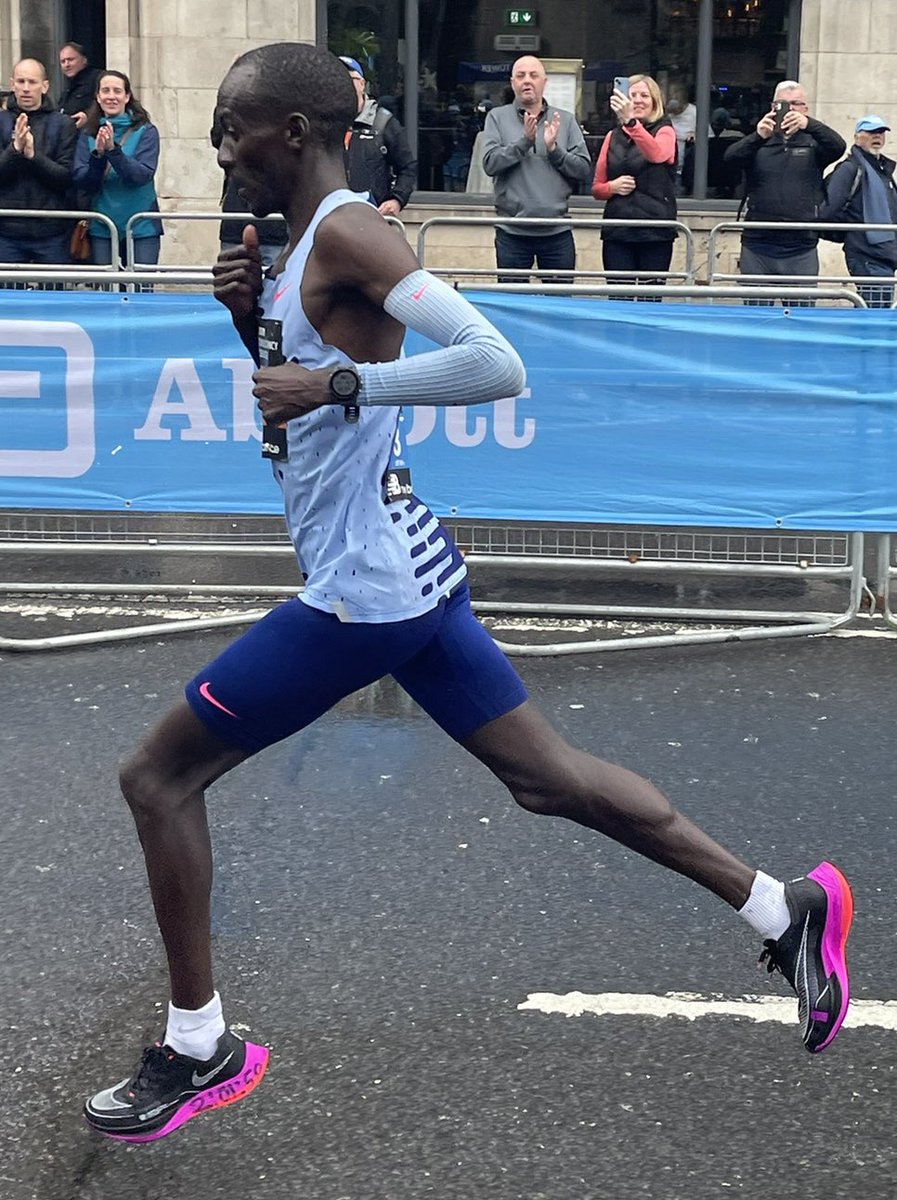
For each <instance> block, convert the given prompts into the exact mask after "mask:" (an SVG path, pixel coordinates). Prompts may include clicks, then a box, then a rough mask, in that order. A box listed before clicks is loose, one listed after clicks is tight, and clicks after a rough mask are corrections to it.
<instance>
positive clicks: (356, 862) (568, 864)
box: [0, 633, 897, 1200]
mask: <svg viewBox="0 0 897 1200" xmlns="http://www.w3.org/2000/svg"><path fill="white" fill-rule="evenodd" d="M227 638H228V635H227V634H224V633H217V634H204V635H190V636H182V637H168V638H167V639H163V640H157V641H152V642H148V643H140V642H135V643H128V644H122V645H118V646H108V647H104V648H93V649H78V650H69V651H63V652H58V653H50V654H40V655H5V656H2V657H0V706H2V713H3V721H2V728H0V747H2V768H3V769H2V776H0V800H2V825H0V828H2V848H3V855H2V862H3V870H2V872H0V913H2V930H3V955H2V967H0V1011H2V1012H3V1014H4V1017H5V1018H6V1021H7V1023H8V1024H7V1036H6V1038H5V1039H4V1044H5V1049H6V1053H7V1066H6V1068H5V1070H4V1072H3V1084H2V1091H0V1197H2V1198H3V1200H32V1198H35V1200H111V1198H113V1197H115V1198H118V1197H127V1198H128V1200H156V1198H157V1197H158V1198H162V1197H166V1198H168V1197H171V1198H180V1197H190V1200H212V1198H217V1197H235V1196H247V1197H253V1198H256V1197H259V1198H261V1200H297V1198H300V1197H301V1198H302V1200H418V1198H420V1200H425V1198H429V1197H434V1198H438V1200H481V1198H486V1197H488V1198H489V1200H635V1198H637V1197H652V1198H654V1200H719V1198H720V1197H727V1196H738V1197H741V1198H743V1200H746V1198H751V1200H760V1198H761V1197H763V1198H764V1200H765V1198H766V1197H768V1196H770V1195H775V1196H777V1197H780V1198H784V1200H792V1198H793V1200H797V1198H798V1197H800V1198H803V1197H806V1196H817V1195H819V1196H823V1195H824V1196H830V1197H856V1198H863V1200H878V1198H882V1200H885V1198H890V1197H893V1196H894V1195H895V1193H897V1150H895V1139H894V1116H895V1104H894V1100H893V1095H894V1087H895V1069H894V1063H895V1058H897V1042H895V1038H897V1034H894V1033H892V1032H888V1031H886V1030H883V1029H879V1028H866V1029H846V1030H845V1031H844V1032H843V1033H842V1035H841V1036H840V1038H839V1040H838V1042H837V1043H836V1045H835V1046H834V1047H833V1048H832V1049H831V1050H830V1051H829V1052H827V1053H825V1054H823V1055H821V1056H820V1057H818V1058H811V1057H810V1056H809V1055H807V1054H806V1053H805V1051H804V1050H803V1049H802V1047H801V1045H800V1042H799V1038H798V1035H797V1033H796V1031H795V1029H794V1028H792V1027H788V1026H783V1025H755V1024H754V1023H752V1022H750V1021H746V1020H738V1019H735V1018H732V1017H712V1018H702V1019H700V1020H697V1021H694V1022H688V1021H684V1020H681V1019H675V1018H665V1019H658V1018H651V1017H594V1016H588V1015H586V1016H582V1017H578V1018H572V1019H565V1018H564V1017H562V1016H549V1015H544V1014H541V1013H538V1012H531V1011H521V1010H519V1009H518V1005H519V1004H520V1003H522V1002H523V1001H525V1000H526V998H527V996H528V995H529V994H530V993H533V992H537V991H550V992H558V993H564V992H568V991H573V990H578V991H582V992H587V993H598V992H638V993H646V994H657V995H662V994H664V993H666V992H670V991H688V992H701V993H705V994H709V993H720V994H723V995H725V996H733V997H737V996H741V995H743V994H745V993H756V992H764V991H766V990H772V991H773V992H775V993H777V994H782V995H785V994H787V990H788V989H787V986H786V985H784V984H783V983H782V982H781V981H775V980H773V981H771V982H768V981H767V977H766V976H765V974H761V973H760V972H758V971H757V969H756V966H755V960H756V955H757V952H758V950H759V945H758V943H757V939H756V936H755V935H754V934H753V933H752V932H751V930H750V929H748V928H747V926H745V925H743V924H742V923H741V922H740V921H739V920H738V919H737V918H736V917H734V916H733V914H731V913H730V912H729V910H728V909H726V908H725V906H723V905H721V904H720V903H719V902H718V901H717V900H715V899H714V898H713V897H711V896H709V895H706V894H704V893H702V892H701V891H699V890H698V889H697V888H695V887H694V886H693V885H691V884H689V883H687V882H686V881H684V880H681V879H679V878H678V877H675V876H672V875H669V874H667V873H665V872H663V871H662V870H660V869H659V868H657V867H655V866H653V865H651V864H649V863H647V862H644V861H641V860H639V859H637V858H636V857H635V856H633V855H631V854H629V853H627V852H624V851H623V850H621V848H620V847H618V846H616V845H613V844H611V843H608V842H605V841H602V840H601V839H600V838H598V837H597V836H595V835H590V834H589V833H588V832H587V831H584V830H582V829H579V828H577V827H574V826H572V825H565V824H563V823H561V822H559V821H550V820H546V819H542V818H537V817H533V816H530V815H528V814H526V813H523V812H522V811H519V810H517V809H516V808H515V807H514V805H513V803H512V802H511V801H510V799H509V798H508V797H507V796H506V795H504V794H503V792H502V790H501V788H500V787H499V786H498V785H497V784H496V783H495V782H494V781H493V780H492V778H491V777H490V776H489V775H488V774H487V773H486V772H485V771H484V770H483V769H482V768H481V767H480V766H479V765H478V764H476V763H475V762H473V761H472V760H470V759H469V758H467V757H466V756H465V755H464V753H463V752H462V751H460V750H458V749H457V748H456V747H455V746H454V745H453V744H452V743H450V742H449V741H448V739H447V738H446V737H445V736H444V735H443V734H442V733H441V732H440V731H439V730H438V729H436V728H435V727H434V726H432V725H431V724H430V723H429V722H428V720H427V719H426V718H424V717H422V716H421V715H420V714H419V713H418V711H417V710H416V709H415V708H414V707H413V706H412V705H411V703H410V702H409V701H407V700H406V699H404V698H403V697H402V696H401V695H400V694H398V693H397V690H396V689H395V688H394V687H393V686H392V685H391V684H389V683H385V684H381V685H379V686H378V687H377V688H374V689H371V690H369V691H368V692H366V693H362V694H360V695H359V696H357V697H353V698H352V699H351V700H349V701H347V702H346V703H345V704H344V705H342V706H341V707H340V708H339V709H338V710H337V711H335V712H333V713H332V714H330V715H329V716H327V717H326V718H324V719H323V720H322V721H320V722H319V723H318V724H317V725H316V726H315V727H313V728H312V729H311V730H308V731H306V732H305V733H304V734H302V735H299V736H298V737H296V738H294V739H292V740H291V741H290V742H288V743H286V744H283V745H281V746H278V747H276V748H274V749H272V750H270V751H268V752H266V753H265V754H263V755H261V756H260V757H259V758H258V759H257V760H255V761H253V762H250V763H248V764H244V765H243V766H242V767H240V768H239V769H238V770H237V771H235V772H234V773H233V774H232V775H231V776H229V777H227V778H226V779H224V780H223V781H221V782H220V783H219V784H217V785H216V786H215V788H214V789H213V791H212V792H211V793H210V798H209V804H210V813H211V823H212V827H213V835H214V842H215V854H216V871H217V874H216V882H215V899H214V914H215V915H214V923H215V935H216V955H217V963H218V971H219V980H218V982H219V987H220V989H221V991H222V994H223V996H224V999H225V1006H226V1007H225V1011H226V1015H227V1017H228V1019H229V1020H230V1021H231V1023H234V1024H235V1025H236V1026H237V1027H238V1028H239V1029H240V1030H241V1031H243V1032H244V1033H246V1034H247V1036H250V1037H252V1038H254V1039H256V1040H261V1041H264V1042H266V1043H267V1044H269V1045H270V1046H271V1048H272V1057H271V1066H270V1068H269V1073H268V1076H267V1078H266V1080H265V1082H264V1083H263V1085H262V1086H261V1087H260V1088H259V1089H258V1090H257V1091H256V1092H255V1093H254V1095H253V1096H252V1097H251V1098H250V1099H248V1100H247V1101H245V1102H243V1103H241V1104H238V1105H236V1106H234V1107H233V1108H230V1109H226V1110H223V1111H221V1112H217V1113H213V1114H209V1115H204V1116H201V1117H199V1118H198V1119H196V1120H194V1121H192V1122H190V1123H189V1124H188V1125H187V1126H186V1127H185V1128H184V1129H183V1130H181V1131H179V1132H178V1133H176V1134H175V1135H173V1136H172V1137H170V1138H167V1139H164V1140H163V1141H161V1142H158V1143H155V1144H152V1145H149V1146H144V1147H129V1146H122V1145H115V1144H112V1143H109V1142H105V1141H103V1140H102V1139H101V1138H98V1137H96V1136H95V1135H93V1134H92V1133H91V1132H90V1131H89V1130H88V1129H87V1128H86V1127H85V1126H84V1124H83V1123H82V1120H81V1117H80V1106H81V1103H82V1100H83V1097H84V1096H85V1095H86V1094H87V1093H89V1092H91V1091H94V1090H96V1089H97V1088H99V1087H101V1086H106V1085H108V1084H110V1083H112V1082H114V1081H116V1080H117V1079H119V1078H121V1077H122V1076H123V1075H125V1074H127V1073H128V1072H129V1070H130V1068H131V1066H132V1065H133V1063H134V1062H135V1061H136V1057H137V1054H138V1052H139V1049H140V1047H141V1045H142V1044H143V1043H144V1041H145V1040H152V1039H153V1038H154V1037H156V1036H158V1034H159V1033H160V1032H161V1029H162V1024H163V1018H162V1016H161V1006H162V1002H163V1001H164V1000H165V999H166V994H165V975H164V971H163V966H162V955H161V950H160V946H159V943H158V941H157V937H156V933H155V925H154V921H153V917H152V913H151V909H150V904H149V900H148V893H147V890H146V886H145V881H144V876H143V868H142V859H141V856H140V853H139V849H138V846H137V843H136V839H135V837H134V834H133V830H132V827H131V822H130V818H129V816H128V814H127V812H126V810H125V809H124V806H123V805H122V803H121V802H120V800H119V799H118V798H117V791H116V783H115V768H116V761H117V759H118V758H119V756H120V755H122V754H123V753H124V752H125V751H126V750H127V749H128V748H129V747H130V746H131V745H132V743H133V742H134V740H135V738H136V737H137V736H138V735H139V734H140V732H141V731H142V730H144V729H145V728H147V727H148V726H149V725H150V724H151V723H153V722H154V721H155V719H156V718H157V717H158V715H159V714H160V713H161V712H162V711H163V709H164V708H165V707H166V705H167V704H168V702H169V701H170V700H171V699H172V698H173V697H175V696H176V695H177V694H178V692H179V687H180V684H181V682H182V681H183V680H184V679H186V678H187V677H188V676H190V675H191V674H192V673H193V672H194V670H196V669H197V668H198V667H199V666H201V664H202V663H203V662H204V661H205V660H207V659H209V658H210V657H212V656H213V655H214V654H215V653H216V652H217V650H218V649H219V648H220V647H221V646H222V645H223V644H224V642H225V641H226V640H227ZM895 656H897V639H895V638H893V637H891V638H878V639H873V638H863V637H853V638H826V639H816V640H812V641H808V640H798V641H792V642H788V643H781V642H779V643H776V642H769V643H752V644H749V645H741V646H709V647H697V648H690V649H676V650H666V651H657V652H649V651H641V650H640V651H637V652H628V653H624V654H617V655H612V656H610V657H606V656H605V657H602V656H595V657H591V658H589V657H584V656H580V657H574V658H565V659H560V660H555V661H551V660H525V661H522V662H521V663H520V670H521V673H522V674H523V675H524V678H525V679H526V681H527V683H528V685H529V687H530V690H531V694H532V696H533V698H534V699H536V700H537V701H538V702H539V703H540V704H541V705H542V706H543V707H544V708H545V709H546V710H547V711H548V712H549V713H550V714H551V715H552V718H553V719H554V720H555V721H556V722H557V723H558V724H559V725H560V726H561V727H562V728H563V729H564V730H565V731H566V732H567V734H568V735H569V736H570V737H571V738H572V739H574V740H575V741H576V742H578V743H579V744H580V745H582V746H584V747H586V748H588V749H590V750H592V751H594V752H596V753H599V754H602V755H603V756H605V757H608V758H612V759H615V760H617V761H621V762H624V763H626V764H627V765H630V766H633V767H635V768H637V769H639V770H640V771H641V772H642V773H644V774H646V775H648V776H650V777H651V778H652V779H654V780H655V781H656V782H657V783H659V784H660V785H661V786H662V787H664V788H665V790H667V792H668V793H669V794H670V795H671V797H672V798H673V799H674V802H675V803H677V804H678V805H679V806H680V807H682V808H684V809H685V810H686V811H687V812H688V813H689V815H691V816H692V817H693V818H694V819H696V820H697V821H698V822H699V823H701V824H703V825H705V826H706V827H708V828H709V829H710V830H711V831H712V832H713V833H714V834H715V835H716V836H718V837H719V838H720V840H722V841H723V842H725V843H726V844H727V845H728V846H730V847H731V848H732V849H733V850H734V851H735V852H736V853H738V854H739V855H741V856H742V857H744V858H745V859H746V860H748V861H750V862H751V863H753V864H756V865H762V866H763V867H765V868H766V869H767V870H769V871H771V872H773V873H777V874H781V875H782V876H784V877H786V878H788V877H793V876H795V875H798V874H801V873H803V872H804V871H806V870H807V869H809V868H811V867H812V866H814V865H815V864H816V863H817V862H818V861H819V859H820V857H822V856H831V857H833V858H835V860H836V861H837V862H838V863H839V864H840V865H841V866H842V867H843V869H844V870H845V871H846V872H847V873H848V874H849V876H850V878H851V880H852V882H853V884H854V888H855V893H856V900H857V907H858V920H857V923H856V926H855V933H854V935H853V938H852V940H851V950H852V956H851V964H852V971H853V981H854V993H855V995H856V996H857V997H860V998H864V999H870V1000H886V999H889V998H897V936H895V929H897V921H895V917H897V893H895V889H894V886H893V876H892V869H893V867H892V865H891V860H892V857H893V846H894V830H895V823H897V817H895V805H894V788H893V780H894V765H893V759H894V732H893V716H892V710H893V707H894V688H893V678H894V664H895Z"/></svg>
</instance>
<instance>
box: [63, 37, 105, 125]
mask: <svg viewBox="0 0 897 1200" xmlns="http://www.w3.org/2000/svg"><path fill="white" fill-rule="evenodd" d="M59 69H60V70H61V71H62V73H63V75H64V76H65V80H66V82H65V85H64V87H63V89H62V95H61V96H60V97H59V111H60V112H61V113H65V114H66V115H67V116H69V117H71V118H72V120H73V121H74V122H75V125H76V126H77V127H78V129H80V128H81V127H82V125H83V124H84V122H85V121H86V120H87V113H88V110H89V108H90V106H91V104H93V101H94V97H95V96H96V93H97V83H98V82H99V79H100V75H101V74H102V72H101V71H100V69H99V67H92V66H91V65H90V64H89V63H88V61H87V52H86V51H85V49H84V47H83V46H79V45H78V43H77V42H66V44H65V45H64V46H63V47H62V49H61V50H60V51H59Z"/></svg>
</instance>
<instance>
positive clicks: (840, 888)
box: [808, 862, 853, 1054]
mask: <svg viewBox="0 0 897 1200" xmlns="http://www.w3.org/2000/svg"><path fill="white" fill-rule="evenodd" d="M808 878H810V879H813V880H815V881H816V883H818V884H819V886H820V887H821V888H822V889H823V890H824V892H825V894H826V896H827V897H828V920H827V921H826V927H825V932H824V933H823V935H822V966H823V970H824V971H825V973H826V975H834V976H835V978H836V979H837V980H838V984H839V986H840V988H841V1008H840V1010H839V1012H838V1015H837V1017H836V1018H835V1021H834V1023H833V1025H832V1028H831V1029H830V1030H829V1034H828V1037H827V1038H826V1039H825V1041H824V1042H822V1044H821V1045H819V1046H817V1047H816V1050H815V1053H816V1054H818V1053H819V1052H820V1051H821V1050H824V1049H825V1048H826V1046H828V1045H829V1044H830V1043H831V1041H832V1039H833V1038H834V1036H835V1034H836V1033H837V1032H838V1030H839V1029H840V1028H841V1026H842V1025H843V1024H844V1018H845V1017H846V1016H847V1009H848V1008H849V1006H850V980H849V978H848V974H847V957H846V954H845V947H846V945H847V935H848V934H849V933H850V926H851V923H852V922H853V893H852V892H851V890H850V884H849V883H848V882H847V880H846V878H845V877H844V875H842V873H841V872H840V871H839V870H838V868H837V867H836V866H834V865H833V864H832V863H830V862H823V863H820V864H819V866H818V867H817V868H816V869H815V870H814V871H811V872H810V874H809V876H808Z"/></svg>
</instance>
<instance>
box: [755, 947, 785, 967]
mask: <svg viewBox="0 0 897 1200" xmlns="http://www.w3.org/2000/svg"><path fill="white" fill-rule="evenodd" d="M777 951H778V945H777V944H776V942H775V940H774V939H773V938H767V939H766V941H765V942H764V943H763V949H762V950H761V951H760V957H759V958H758V959H757V964H758V966H761V967H763V966H765V967H766V970H767V971H768V972H769V974H770V975H771V974H772V973H773V971H779V972H780V973H781V974H784V971H782V965H781V963H780V962H779V960H778V958H777V956H776V952H777Z"/></svg>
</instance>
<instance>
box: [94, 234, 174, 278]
mask: <svg viewBox="0 0 897 1200" xmlns="http://www.w3.org/2000/svg"><path fill="white" fill-rule="evenodd" d="M161 248H162V238H161V236H160V235H159V234H156V235H155V236H154V237H139V238H134V262H135V263H142V264H143V265H145V266H155V265H156V263H157V262H158V261H159V251H160V250H161ZM125 250H126V247H125V239H124V238H121V239H120V241H119V243H118V257H119V261H120V262H121V265H122V266H124V265H125ZM90 261H91V262H92V263H93V264H94V266H95V267H108V266H109V264H110V263H111V262H112V238H104V237H94V236H93V234H91V237H90ZM98 286H99V288H100V289H101V290H107V287H106V285H105V284H99V285H98ZM123 290H124V287H120V288H119V291H123ZM134 290H135V291H137V292H151V291H152V290H153V285H152V284H151V283H141V284H138V285H137V287H135V289H134Z"/></svg>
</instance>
